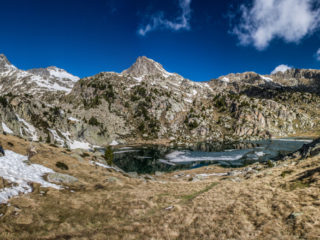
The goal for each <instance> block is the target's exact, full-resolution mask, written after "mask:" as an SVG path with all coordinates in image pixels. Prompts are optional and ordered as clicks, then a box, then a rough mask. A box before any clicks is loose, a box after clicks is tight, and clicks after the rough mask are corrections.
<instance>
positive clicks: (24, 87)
mask: <svg viewBox="0 0 320 240" xmlns="http://www.w3.org/2000/svg"><path fill="white" fill-rule="evenodd" d="M78 80H79V78H78V77H76V76H73V75H72V74H70V73H68V72H66V71H65V70H63V69H60V68H57V67H48V68H39V69H31V70H28V71H23V70H20V69H18V68H16V67H15V66H13V65H12V64H11V63H10V62H9V61H8V59H7V58H6V56H4V55H3V54H1V55H0V93H2V94H5V93H9V92H12V93H13V94H17V95H19V94H25V93H27V94H32V95H36V96H41V95H43V94H44V93H46V92H48V91H49V92H57V91H62V92H65V93H69V92H70V91H71V89H72V87H73V85H74V83H75V82H76V81H78Z"/></svg>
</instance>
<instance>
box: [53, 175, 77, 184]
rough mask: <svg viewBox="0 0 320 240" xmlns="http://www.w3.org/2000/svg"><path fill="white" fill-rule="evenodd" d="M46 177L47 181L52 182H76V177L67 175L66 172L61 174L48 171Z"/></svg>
mask: <svg viewBox="0 0 320 240" xmlns="http://www.w3.org/2000/svg"><path fill="white" fill-rule="evenodd" d="M47 179H48V181H49V182H54V183H67V184H69V183H75V182H78V179H77V178H75V177H73V176H70V175H67V174H62V173H49V174H48V176H47Z"/></svg>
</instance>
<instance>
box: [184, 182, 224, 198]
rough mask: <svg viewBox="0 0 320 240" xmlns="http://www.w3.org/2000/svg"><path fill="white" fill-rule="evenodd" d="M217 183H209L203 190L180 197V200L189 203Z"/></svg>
mask: <svg viewBox="0 0 320 240" xmlns="http://www.w3.org/2000/svg"><path fill="white" fill-rule="evenodd" d="M218 184H219V183H217V182H214V183H211V184H210V185H209V186H207V187H205V188H204V189H202V190H200V191H198V192H194V193H191V194H189V195H183V196H181V198H182V200H184V201H191V200H192V199H194V198H196V197H198V196H199V195H201V194H203V193H205V192H208V191H209V190H210V189H212V188H213V187H214V186H216V185H218Z"/></svg>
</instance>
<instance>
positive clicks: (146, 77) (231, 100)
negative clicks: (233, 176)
mask: <svg viewBox="0 0 320 240" xmlns="http://www.w3.org/2000/svg"><path fill="white" fill-rule="evenodd" d="M4 65H5V64H4ZM29 72H30V74H31V73H32V74H34V75H37V76H39V77H44V76H45V77H48V76H49V75H50V76H55V77H56V78H57V77H59V81H61V84H66V86H67V85H68V84H70V85H69V86H72V89H71V88H70V93H69V94H68V91H67V92H61V91H51V90H46V91H44V89H42V90H41V91H40V92H41V94H40V98H39V96H38V94H29V95H25V94H21V93H23V90H21V91H20V94H17V93H11V92H9V93H7V95H3V96H2V100H1V102H2V103H3V104H1V105H0V108H1V110H2V115H1V119H2V122H3V123H4V124H5V125H6V126H7V127H8V128H9V129H11V131H12V132H13V134H15V135H19V136H23V137H28V138H34V139H36V137H35V134H36V136H37V138H38V139H39V138H40V139H41V140H42V141H47V142H51V143H56V144H58V145H64V146H73V147H76V146H78V145H84V146H88V143H91V144H94V145H105V144H109V143H111V142H112V141H114V140H116V141H118V142H123V143H125V142H136V141H140V140H141V141H147V140H148V141H154V140H159V139H166V140H168V141H173V142H176V143H183V142H195V141H225V140H230V141H232V140H243V139H258V138H268V137H285V136H288V135H299V134H302V133H305V132H308V131H313V132H316V131H318V130H319V129H320V123H319V116H320V115H319V109H320V96H319V91H318V89H319V76H320V74H319V72H320V71H318V70H296V69H295V70H294V69H292V70H288V71H287V72H285V73H280V72H278V73H276V74H273V75H268V76H266V75H259V74H257V73H253V72H247V73H241V74H229V75H227V76H222V77H220V78H218V79H213V80H211V81H209V82H193V81H190V80H188V79H185V78H183V77H182V76H180V75H178V74H176V73H169V72H167V71H166V70H165V69H164V68H163V67H162V65H161V64H159V63H157V62H155V61H153V60H151V59H148V58H146V57H140V58H138V59H137V62H136V63H135V64H134V65H133V66H132V67H130V68H129V69H128V70H125V71H123V72H122V73H114V72H106V73H99V74H97V75H95V76H92V77H88V78H84V79H81V80H79V81H77V79H75V77H72V76H70V75H68V73H66V72H65V71H64V70H59V69H58V70H57V69H56V68H52V67H51V68H47V69H36V70H30V71H29ZM53 72H54V73H53ZM4 79H5V80H6V81H7V80H8V79H7V78H4ZM5 80H3V81H5ZM0 84H1V79H0ZM31 89H32V88H31ZM8 91H9V90H8ZM33 91H37V90H33ZM28 92H29V91H28ZM43 93H45V94H43ZM26 122H27V124H26ZM3 128H4V127H3ZM30 129H31V130H30Z"/></svg>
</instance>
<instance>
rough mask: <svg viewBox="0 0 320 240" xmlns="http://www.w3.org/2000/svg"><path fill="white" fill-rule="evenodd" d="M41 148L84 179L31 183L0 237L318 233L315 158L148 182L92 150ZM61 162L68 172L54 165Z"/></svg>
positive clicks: (8, 209) (49, 161)
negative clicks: (50, 185) (97, 160)
mask: <svg viewBox="0 0 320 240" xmlns="http://www.w3.org/2000/svg"><path fill="white" fill-rule="evenodd" d="M0 141H1V142H2V144H3V145H4V147H5V148H6V149H12V150H14V151H16V152H19V153H22V154H25V153H26V150H27V147H28V146H29V145H28V143H27V142H25V141H24V140H22V139H19V138H15V137H11V136H1V135H0ZM8 141H9V142H11V143H13V146H11V147H10V146H9V145H8V144H7V143H6V142H8ZM37 148H38V150H40V151H39V154H37V155H36V156H34V157H33V158H32V162H36V163H40V164H43V165H45V166H47V167H50V168H52V169H54V170H55V171H57V172H63V173H67V174H70V175H72V176H75V177H77V178H78V179H79V182H78V183H76V184H73V185H69V186H65V187H66V188H65V189H64V190H60V191H58V190H55V189H47V188H41V187H40V186H38V185H36V184H34V185H33V187H34V191H33V193H31V194H29V195H22V196H20V197H18V198H13V199H11V200H10V206H8V205H2V206H0V213H2V214H4V215H3V216H2V217H0V239H9V240H10V239H219V240H220V239H320V191H319V189H320V188H319V186H320V182H319V180H320V177H319V163H320V159H319V158H316V157H315V158H313V159H308V160H305V161H301V162H298V163H295V162H294V161H292V162H285V163H284V164H286V165H288V166H286V165H283V164H282V166H278V167H275V168H271V169H270V168H269V169H265V170H262V171H260V172H259V173H257V174H253V175H252V176H251V177H249V178H244V177H240V180H241V181H240V182H234V181H233V179H234V177H210V178H208V179H205V180H201V181H198V182H189V181H188V180H187V179H184V178H178V179H176V178H175V177H173V176H174V175H175V174H176V173H168V174H164V175H163V176H161V177H157V178H156V180H155V181H146V180H143V179H135V178H128V177H127V176H124V175H122V174H120V173H116V172H113V171H108V170H106V169H103V168H100V167H95V166H92V165H90V164H89V163H88V161H89V160H90V159H91V158H92V156H91V155H90V156H89V157H86V160H85V161H83V162H82V161H81V162H80V161H78V160H77V159H75V158H72V157H70V153H69V152H67V151H66V150H64V149H58V148H54V147H50V146H48V145H45V144H39V145H37ZM57 161H60V162H64V163H65V164H67V165H68V166H69V170H65V171H63V170H61V169H59V168H56V166H55V163H56V162H57ZM223 171H227V169H221V168H218V167H212V169H210V170H206V169H196V170H189V171H184V173H185V174H195V173H204V172H208V173H209V172H223ZM285 171H287V173H286V174H283V172H285ZM0 182H1V181H0ZM67 187H68V188H67ZM168 207H171V208H169V209H167V208H168ZM292 213H297V214H293V215H292Z"/></svg>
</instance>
